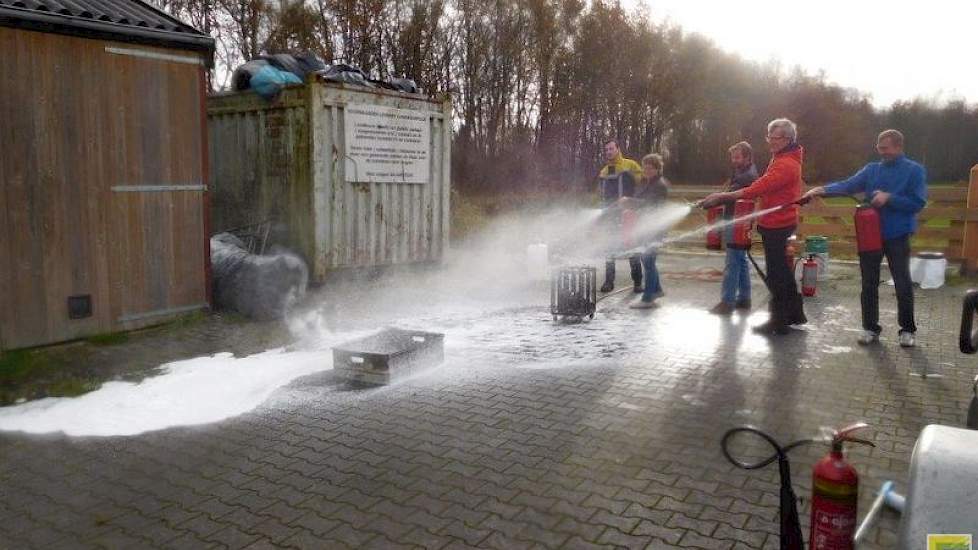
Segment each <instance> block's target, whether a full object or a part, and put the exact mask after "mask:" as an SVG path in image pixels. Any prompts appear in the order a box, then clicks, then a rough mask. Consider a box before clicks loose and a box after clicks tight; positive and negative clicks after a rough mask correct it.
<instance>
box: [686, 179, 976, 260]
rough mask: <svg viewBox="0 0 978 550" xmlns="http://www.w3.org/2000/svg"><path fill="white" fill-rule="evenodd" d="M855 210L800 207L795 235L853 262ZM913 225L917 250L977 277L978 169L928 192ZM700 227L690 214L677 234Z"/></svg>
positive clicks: (700, 191)
mask: <svg viewBox="0 0 978 550" xmlns="http://www.w3.org/2000/svg"><path fill="white" fill-rule="evenodd" d="M713 191H715V189H713V188H709V187H676V188H675V189H674V190H673V192H672V193H671V197H672V198H674V199H677V200H686V201H689V202H693V201H696V200H699V199H701V198H703V197H705V196H706V195H707V194H709V193H711V192H713ZM854 205H855V203H853V204H829V203H826V202H824V201H818V202H816V203H812V204H809V205H807V206H805V207H803V208H802V210H801V225H800V226H799V228H798V231H797V235H798V237H799V239H804V238H805V237H808V236H811V235H824V236H826V237H829V241H830V245H829V246H830V248H831V250H832V251H833V252H835V253H836V254H841V255H852V256H855V254H856V245H855V232H854V230H853V221H852V215H853V206H854ZM918 221H919V228H918V231H917V234H916V235H915V236H914V240H913V246H914V248H915V249H916V250H935V251H940V252H943V253H944V254H945V255H946V256H947V258H948V260H949V261H950V262H957V263H960V264H961V267H962V270H963V271H965V272H966V273H970V274H974V273H978V165H976V166H975V167H974V168H972V169H971V178H970V182H969V183H967V184H959V185H940V186H931V187H930V188H929V189H928V202H927V207H926V208H924V210H923V211H921V212H920V214H919V215H918ZM705 222H706V215H705V213H704V212H703V211H702V210H694V211H693V212H691V213H690V214H689V216H687V217H686V219H685V220H683V222H682V223H681V224H679V226H678V228H677V229H678V230H684V229H686V230H688V229H692V228H694V227H698V226H701V225H702V224H704V223H705ZM696 238H698V239H702V238H703V237H702V236H697V237H696Z"/></svg>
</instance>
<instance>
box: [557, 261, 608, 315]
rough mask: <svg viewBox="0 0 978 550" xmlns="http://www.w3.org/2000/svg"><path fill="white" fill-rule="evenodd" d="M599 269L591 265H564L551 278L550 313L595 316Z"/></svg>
mask: <svg viewBox="0 0 978 550" xmlns="http://www.w3.org/2000/svg"><path fill="white" fill-rule="evenodd" d="M597 281H598V276H597V269H596V268H594V267H590V266H575V267H563V268H561V269H559V270H557V271H555V272H554V275H553V278H552V279H551V280H550V313H551V314H553V316H554V321H556V320H557V317H558V316H561V315H562V316H565V317H578V318H583V317H590V318H592V319H593V318H594V311H595V309H596V308H597V303H598V287H597Z"/></svg>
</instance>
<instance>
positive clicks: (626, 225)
mask: <svg viewBox="0 0 978 550" xmlns="http://www.w3.org/2000/svg"><path fill="white" fill-rule="evenodd" d="M636 225H638V212H636V211H634V210H629V209H625V210H622V211H621V240H622V243H623V244H624V245H625V248H632V247H633V246H635V226H636Z"/></svg>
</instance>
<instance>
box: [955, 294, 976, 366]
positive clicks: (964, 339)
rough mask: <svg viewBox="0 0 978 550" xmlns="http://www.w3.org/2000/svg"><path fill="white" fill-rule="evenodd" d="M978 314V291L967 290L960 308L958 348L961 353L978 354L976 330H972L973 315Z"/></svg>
mask: <svg viewBox="0 0 978 550" xmlns="http://www.w3.org/2000/svg"><path fill="white" fill-rule="evenodd" d="M976 314H978V290H969V291H968V293H967V294H965V295H964V302H963V304H962V306H961V333H960V335H959V336H958V347H960V348H961V353H976V352H978V329H973V328H972V327H973V326H974V321H975V315H976Z"/></svg>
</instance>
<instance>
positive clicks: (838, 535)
mask: <svg viewBox="0 0 978 550" xmlns="http://www.w3.org/2000/svg"><path fill="white" fill-rule="evenodd" d="M866 427H868V424H864V423H858V424H853V425H851V426H847V427H845V428H842V429H841V430H838V431H836V432H835V433H834V434H833V436H832V449H831V451H829V454H827V455H825V457H823V458H822V460H819V461H818V462H817V463H816V464H815V467H814V468H813V469H812V517H811V525H812V530H811V536H810V537H809V539H808V544H809V547H810V548H811V550H852V549H853V548H854V543H853V535H855V533H856V527H857V525H858V523H857V517H856V513H857V505H858V502H859V475H858V474H857V473H856V469H855V468H853V467H852V465H851V464H849V463H848V462H846V459H845V456H843V454H842V447H843V444H844V443H846V442H850V443H861V444H863V445H869V446H871V447H872V446H874V445H873V443H871V442H869V441H866V440H864V439H858V438H856V437H853V435H852V434H853V432H855V431H857V430H861V429H863V428H866Z"/></svg>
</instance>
